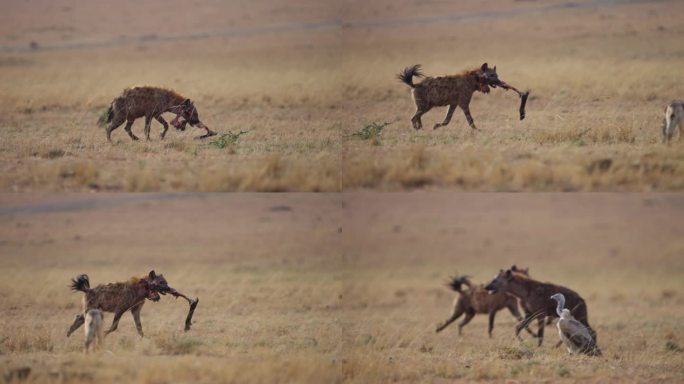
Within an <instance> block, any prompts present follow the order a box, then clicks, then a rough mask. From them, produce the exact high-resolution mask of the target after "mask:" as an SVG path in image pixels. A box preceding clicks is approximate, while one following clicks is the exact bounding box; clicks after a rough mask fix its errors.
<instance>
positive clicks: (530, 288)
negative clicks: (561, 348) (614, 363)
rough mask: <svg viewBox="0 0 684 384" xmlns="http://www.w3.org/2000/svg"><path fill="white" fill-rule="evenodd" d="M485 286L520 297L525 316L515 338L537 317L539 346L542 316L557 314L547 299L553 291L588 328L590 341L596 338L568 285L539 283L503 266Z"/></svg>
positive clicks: (583, 308) (582, 303) (553, 303)
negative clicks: (504, 268)
mask: <svg viewBox="0 0 684 384" xmlns="http://www.w3.org/2000/svg"><path fill="white" fill-rule="evenodd" d="M485 289H486V290H488V291H489V292H491V293H494V294H495V293H499V292H503V293H508V294H511V295H513V296H515V297H517V298H519V299H520V302H521V304H522V307H523V309H524V310H525V313H526V317H525V320H523V321H522V322H520V324H518V326H517V327H516V329H515V335H516V337H519V334H520V331H521V330H522V329H523V328H524V327H526V326H527V325H528V324H529V323H530V322H531V321H532V320H534V319H537V325H538V331H537V337H538V338H539V345H541V344H542V342H543V341H544V318H545V317H552V318H557V317H558V314H557V313H556V306H557V303H556V301H554V300H553V299H551V296H553V295H554V294H556V293H562V294H563V295H564V296H565V300H566V301H565V303H566V304H565V305H566V308H568V309H569V310H570V313H571V314H572V316H574V317H575V319H577V321H579V322H581V323H582V324H584V325H585V326H586V327H587V328H588V329H589V332H590V333H591V335H592V336H593V337H594V340H596V332H594V330H593V329H592V328H591V326H589V320H588V313H587V304H586V302H585V301H584V299H582V297H581V296H580V295H579V294H578V293H577V292H575V291H573V290H571V289H569V288H566V287H563V286H560V285H556V284H551V283H542V282H539V281H536V280H533V279H531V278H530V277H528V276H525V275H523V274H521V273H517V272H516V271H512V270H511V269H507V270H505V271H504V270H501V271H499V273H498V274H497V275H496V276H494V279H492V281H491V282H490V283H489V284H487V285H486V286H485Z"/></svg>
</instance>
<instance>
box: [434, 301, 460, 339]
mask: <svg viewBox="0 0 684 384" xmlns="http://www.w3.org/2000/svg"><path fill="white" fill-rule="evenodd" d="M464 312H465V308H464V306H463V304H462V303H461V301H458V302H456V304H455V305H454V312H453V313H452V314H451V317H450V318H449V319H448V320H447V321H445V322H444V324H442V325H440V326H439V327H437V329H436V330H435V332H437V333H439V332H441V331H442V330H444V328H446V327H448V326H449V324H451V323H453V322H454V321H456V319H458V318H459V317H461V315H462V314H463V313H464Z"/></svg>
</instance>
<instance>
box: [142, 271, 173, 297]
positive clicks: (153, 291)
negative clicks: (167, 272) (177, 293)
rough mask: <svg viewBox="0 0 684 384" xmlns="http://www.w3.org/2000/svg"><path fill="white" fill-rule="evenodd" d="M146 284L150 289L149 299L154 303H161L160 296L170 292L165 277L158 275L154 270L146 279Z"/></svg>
mask: <svg viewBox="0 0 684 384" xmlns="http://www.w3.org/2000/svg"><path fill="white" fill-rule="evenodd" d="M145 282H146V285H147V288H148V294H147V298H148V299H150V300H152V301H159V299H160V298H161V296H159V294H160V293H161V294H162V295H164V294H166V292H168V291H169V284H168V283H167V282H166V279H165V278H164V275H162V274H159V275H157V274H156V273H155V272H154V270H152V271H150V273H149V274H148V275H147V277H146V278H145Z"/></svg>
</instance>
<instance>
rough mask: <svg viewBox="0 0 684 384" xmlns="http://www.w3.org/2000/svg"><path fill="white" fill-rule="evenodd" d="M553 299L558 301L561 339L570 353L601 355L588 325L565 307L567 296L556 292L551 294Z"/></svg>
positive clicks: (557, 325)
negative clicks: (576, 318)
mask: <svg viewBox="0 0 684 384" xmlns="http://www.w3.org/2000/svg"><path fill="white" fill-rule="evenodd" d="M551 298H552V299H553V300H556V302H558V306H557V307H556V313H557V314H558V317H559V319H558V322H557V323H556V327H557V328H558V334H559V335H560V338H561V341H562V342H563V344H565V347H566V348H567V349H568V352H570V353H584V354H586V355H589V356H601V350H600V349H599V347H598V345H596V341H595V340H594V338H593V337H592V336H591V332H589V329H587V327H586V326H585V325H584V324H582V323H580V322H579V321H577V320H575V318H574V317H573V316H572V314H570V311H569V310H568V309H565V308H564V307H565V296H563V294H562V293H556V294H555V295H553V296H551Z"/></svg>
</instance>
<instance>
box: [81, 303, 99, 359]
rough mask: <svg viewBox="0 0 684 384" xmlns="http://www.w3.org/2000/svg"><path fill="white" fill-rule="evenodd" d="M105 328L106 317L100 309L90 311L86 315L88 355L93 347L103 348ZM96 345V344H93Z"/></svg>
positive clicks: (86, 349)
mask: <svg viewBox="0 0 684 384" xmlns="http://www.w3.org/2000/svg"><path fill="white" fill-rule="evenodd" d="M103 327H104V317H103V316H102V311H101V310H99V309H90V310H88V312H86V314H85V327H84V328H85V352H86V353H88V351H89V350H90V347H91V346H94V347H95V348H100V347H101V346H102V339H103V336H102V332H103ZM93 343H94V344H93Z"/></svg>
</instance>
